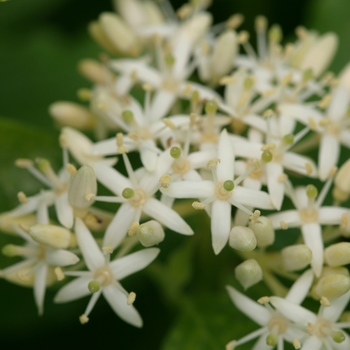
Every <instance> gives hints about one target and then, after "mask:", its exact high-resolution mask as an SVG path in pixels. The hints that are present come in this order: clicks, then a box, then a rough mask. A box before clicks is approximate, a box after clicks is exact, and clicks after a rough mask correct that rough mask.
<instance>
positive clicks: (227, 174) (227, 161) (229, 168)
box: [216, 129, 235, 181]
mask: <svg viewBox="0 0 350 350" xmlns="http://www.w3.org/2000/svg"><path fill="white" fill-rule="evenodd" d="M218 158H219V159H220V163H219V164H218V165H217V166H216V173H217V176H218V180H219V181H226V180H233V176H234V173H233V170H234V169H233V165H234V161H235V155H234V153H233V147H232V143H231V140H230V138H229V137H228V134H227V130H226V129H224V130H223V131H222V132H221V134H220V137H219V144H218Z"/></svg>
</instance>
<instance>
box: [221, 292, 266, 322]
mask: <svg viewBox="0 0 350 350" xmlns="http://www.w3.org/2000/svg"><path fill="white" fill-rule="evenodd" d="M226 290H227V291H228V294H229V296H230V298H231V300H232V301H233V303H234V304H235V305H236V307H237V309H238V310H240V311H241V312H243V313H244V314H245V315H247V316H248V317H249V318H251V319H252V320H253V321H254V322H256V323H257V324H259V325H260V326H265V325H267V323H268V321H269V319H270V317H271V315H270V312H269V311H268V310H267V309H266V308H265V307H264V306H262V305H260V304H258V303H256V302H255V301H253V300H251V299H249V298H248V297H246V296H245V295H244V294H242V293H240V292H238V291H237V290H236V289H235V288H233V287H231V286H226Z"/></svg>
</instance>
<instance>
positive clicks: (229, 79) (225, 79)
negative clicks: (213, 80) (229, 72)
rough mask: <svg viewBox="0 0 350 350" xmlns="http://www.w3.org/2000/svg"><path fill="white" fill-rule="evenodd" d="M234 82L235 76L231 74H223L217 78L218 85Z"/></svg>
mask: <svg viewBox="0 0 350 350" xmlns="http://www.w3.org/2000/svg"><path fill="white" fill-rule="evenodd" d="M235 82H236V78H235V77H233V76H224V77H222V78H221V79H220V80H219V85H229V84H233V83H235Z"/></svg>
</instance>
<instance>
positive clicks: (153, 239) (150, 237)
mask: <svg viewBox="0 0 350 350" xmlns="http://www.w3.org/2000/svg"><path fill="white" fill-rule="evenodd" d="M136 234H137V238H138V239H139V241H140V243H141V244H142V245H143V246H144V247H151V246H153V245H155V244H159V243H160V242H162V241H163V239H164V237H165V235H164V230H163V227H162V226H161V224H160V223H159V222H157V221H155V220H150V221H147V222H145V223H144V224H142V225H140V226H139V227H138V228H137V231H136Z"/></svg>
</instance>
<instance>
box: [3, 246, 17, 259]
mask: <svg viewBox="0 0 350 350" xmlns="http://www.w3.org/2000/svg"><path fill="white" fill-rule="evenodd" d="M2 254H3V255H5V256H7V257H13V256H16V255H17V253H16V246H15V245H13V244H7V245H5V246H4V247H3V248H2Z"/></svg>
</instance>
